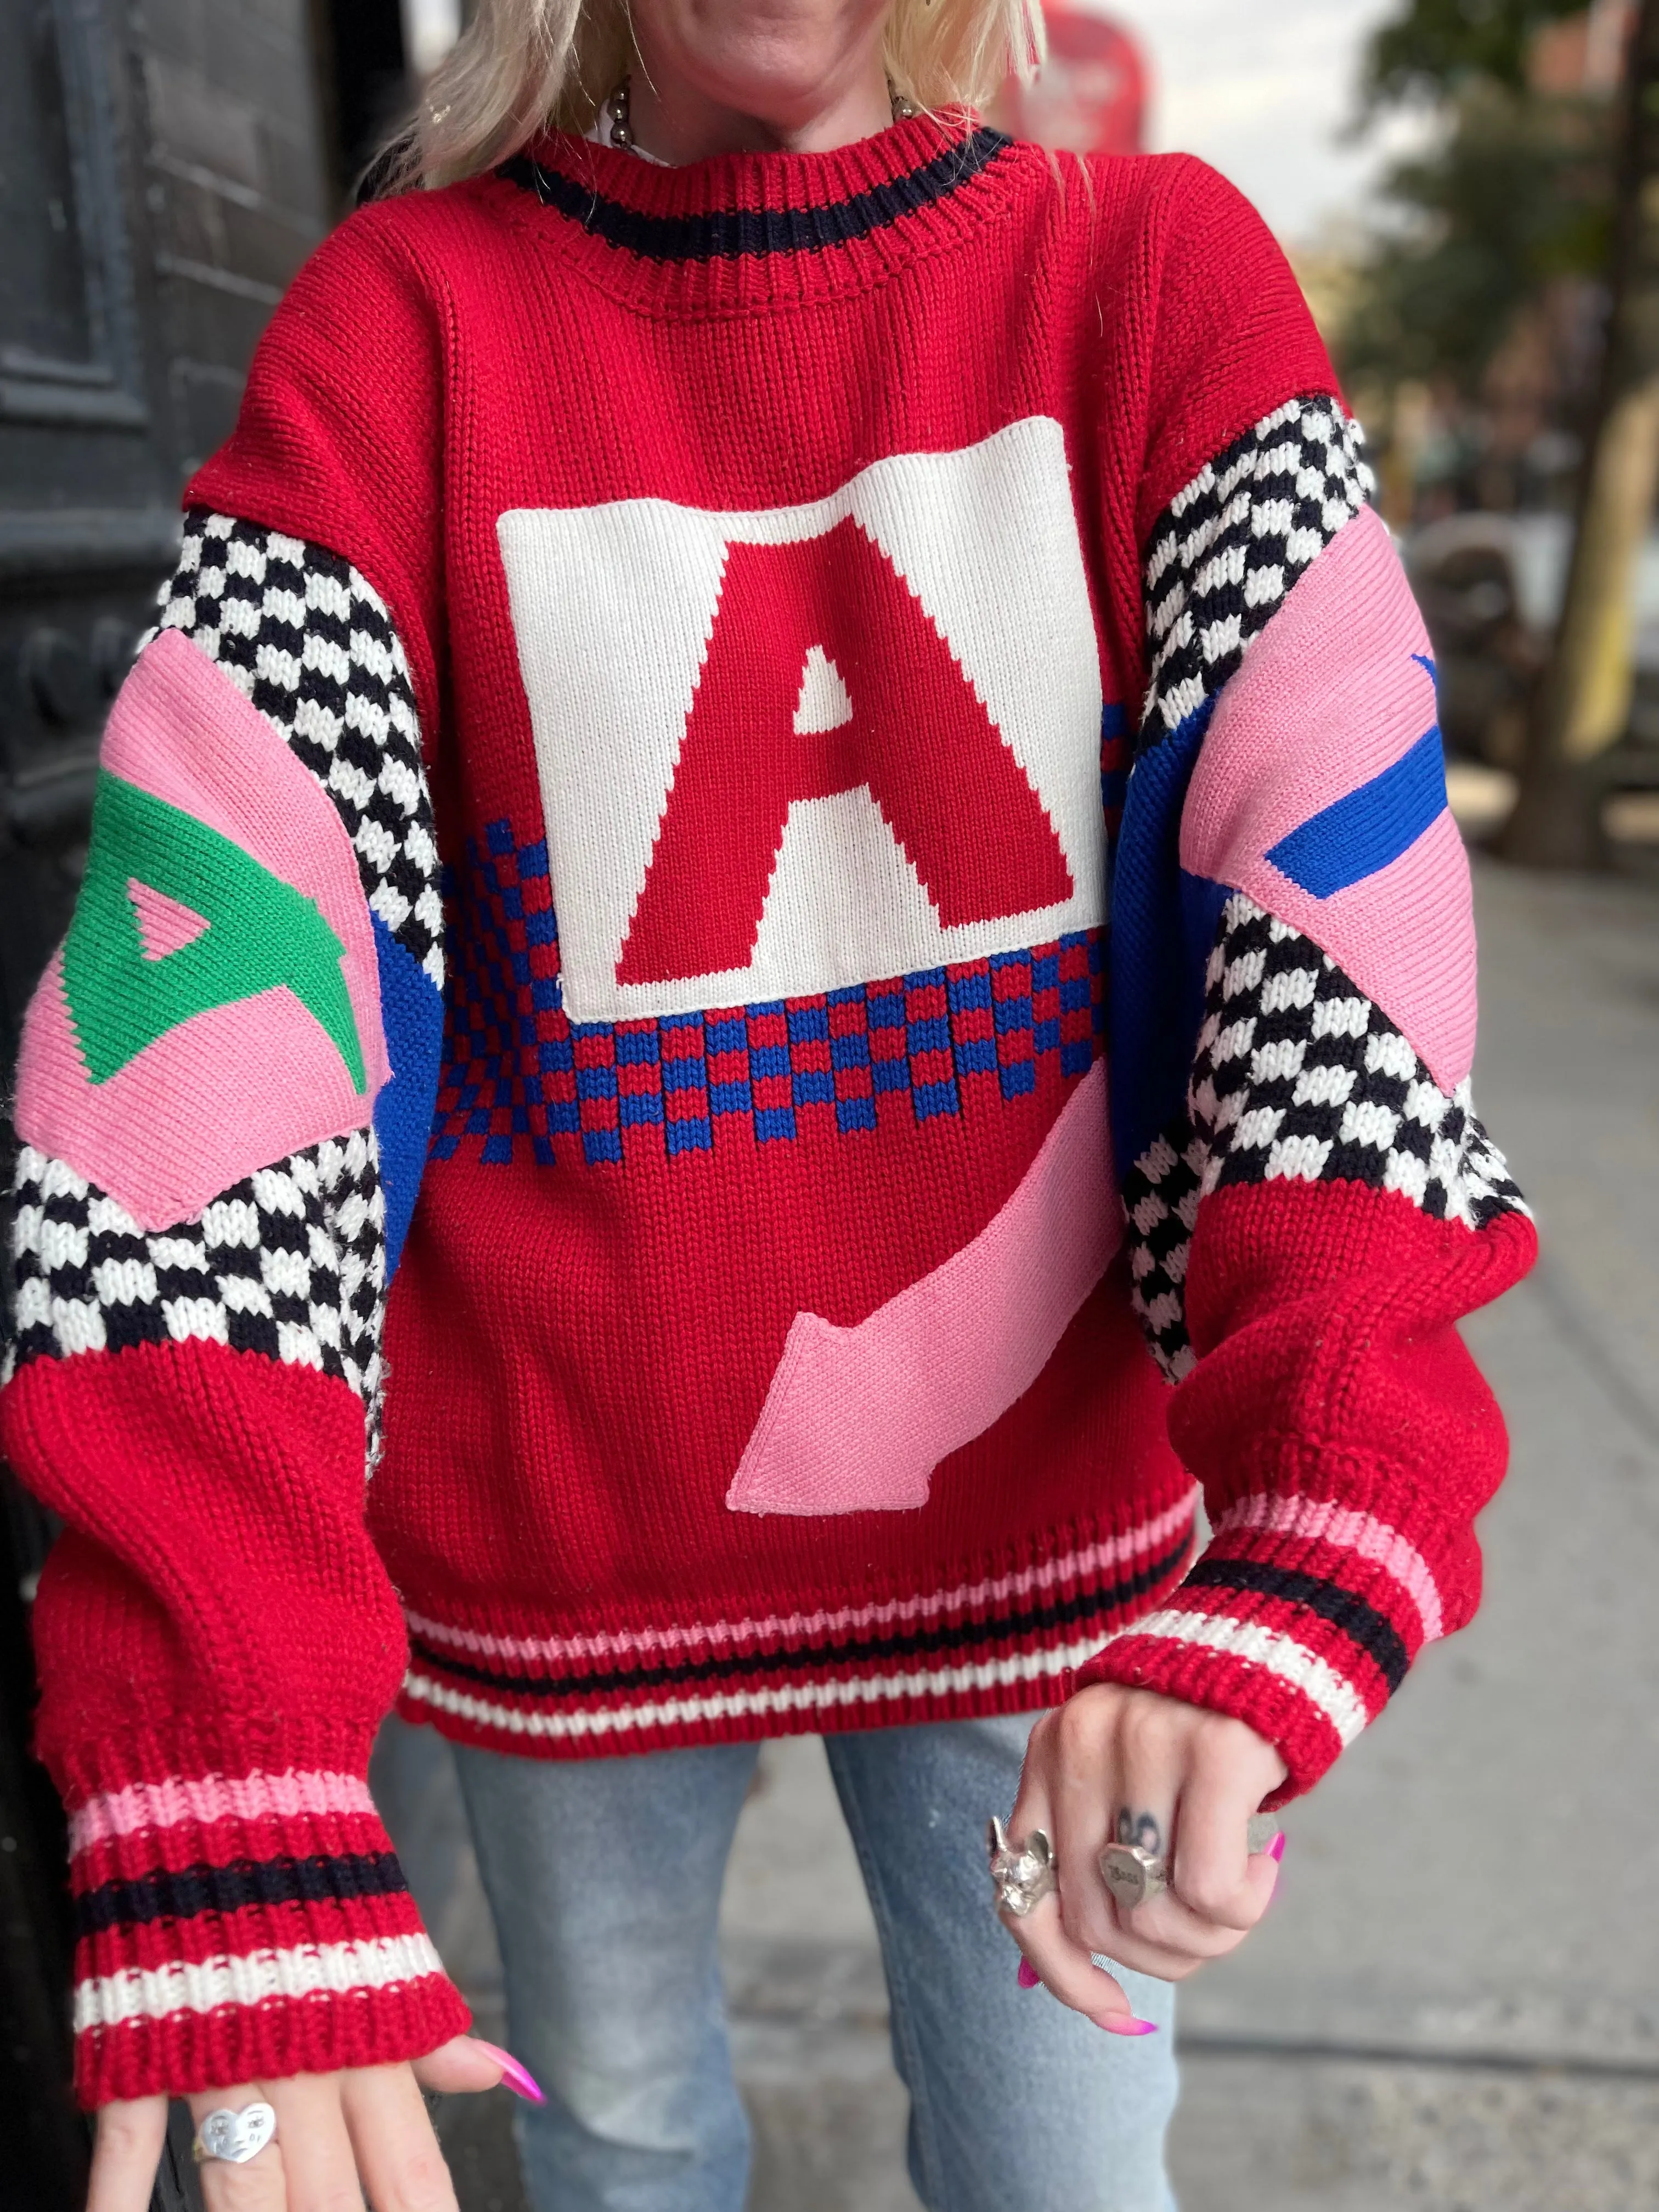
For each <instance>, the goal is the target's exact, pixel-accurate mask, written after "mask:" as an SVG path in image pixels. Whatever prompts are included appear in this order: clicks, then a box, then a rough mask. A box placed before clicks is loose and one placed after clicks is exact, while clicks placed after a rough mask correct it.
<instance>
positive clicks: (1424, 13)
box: [1362, 0, 1587, 114]
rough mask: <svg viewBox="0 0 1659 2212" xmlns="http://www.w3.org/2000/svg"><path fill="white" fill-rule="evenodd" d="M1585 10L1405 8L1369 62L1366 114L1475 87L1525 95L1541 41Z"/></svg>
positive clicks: (1493, 1) (1550, 0) (1462, 2)
mask: <svg viewBox="0 0 1659 2212" xmlns="http://www.w3.org/2000/svg"><path fill="white" fill-rule="evenodd" d="M1586 5H1587V0H1404V4H1403V6H1402V9H1401V13H1400V14H1399V15H1396V16H1395V18H1394V20H1393V21H1391V22H1388V23H1385V24H1383V27H1382V28H1381V29H1380V30H1379V31H1378V32H1377V33H1376V36H1375V37H1374V38H1373V39H1372V40H1371V43H1370V49H1369V51H1368V52H1367V54H1366V58H1365V75H1364V86H1363V93H1362V97H1363V100H1364V108H1365V112H1367V113H1368V114H1375V113H1376V111H1377V110H1378V109H1379V108H1383V107H1388V106H1396V105H1398V104H1399V103H1401V102H1402V101H1406V100H1436V99H1444V98H1446V97H1448V96H1449V95H1454V94H1458V93H1461V92H1462V91H1463V90H1464V89H1466V88H1468V86H1469V85H1470V84H1471V83H1472V82H1474V81H1476V80H1482V81H1484V82H1486V83H1488V84H1495V85H1504V86H1507V87H1508V88H1510V90H1512V91H1519V90H1520V89H1521V88H1522V87H1523V86H1524V84H1525V82H1526V76H1527V57H1528V52H1529V50H1530V47H1531V45H1532V41H1533V40H1534V38H1535V37H1536V36H1537V34H1538V33H1539V32H1540V31H1541V30H1542V29H1543V28H1544V27H1545V26H1546V25H1547V24H1548V23H1553V22H1559V21H1561V20H1562V19H1563V18H1564V17H1566V16H1569V15H1582V14H1583V11H1584V9H1585V6H1586Z"/></svg>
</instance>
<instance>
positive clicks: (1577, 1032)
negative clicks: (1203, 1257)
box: [380, 863, 1659, 2212]
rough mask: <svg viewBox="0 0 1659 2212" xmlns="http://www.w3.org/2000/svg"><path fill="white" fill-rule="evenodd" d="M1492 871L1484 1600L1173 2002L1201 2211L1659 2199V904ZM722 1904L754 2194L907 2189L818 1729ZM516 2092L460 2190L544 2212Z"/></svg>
mask: <svg viewBox="0 0 1659 2212" xmlns="http://www.w3.org/2000/svg"><path fill="white" fill-rule="evenodd" d="M1477 897H1478V904H1479V914H1480V930H1481V939H1482V954H1483V1014H1482V1042H1481V1050H1480V1062H1479V1065H1478V1067H1477V1071H1476V1097H1477V1099H1478V1101H1479V1103H1480V1109H1481V1111H1482V1114H1483V1115H1484V1117H1485V1119H1486V1121H1487V1123H1488V1126H1489V1127H1491V1129H1492V1133H1493V1134H1494V1136H1495V1137H1496V1139H1497V1140H1498V1143H1499V1144H1500V1145H1502V1146H1504V1148H1505V1149H1506V1150H1507V1151H1508V1152H1509V1154H1510V1159H1511V1161H1512V1164H1513V1165H1514V1167H1515V1170H1516V1175H1517V1176H1518V1177H1519V1179H1520V1181H1521V1183H1522V1187H1523V1188H1525V1189H1526V1190H1527V1192H1528V1195H1529V1197H1530V1198H1531V1200H1533V1203H1534V1206H1535V1207H1536V1210H1537V1212H1538V1213H1539V1216H1540V1218H1541V1227H1542V1230H1543V1233H1544V1237H1545V1240H1546V1256H1545V1259H1544V1261H1543V1262H1542V1264H1541V1267H1540V1268H1539V1270H1538V1272H1537V1273H1535V1274H1534V1276H1533V1277H1532V1278H1531V1279H1530V1280H1529V1281H1528V1283H1526V1284H1525V1285H1522V1287H1521V1288H1520V1289H1519V1290H1517V1291H1515V1292H1514V1293H1512V1294H1511V1295H1510V1297H1508V1298H1506V1299H1505V1300H1504V1302H1503V1304H1501V1305H1500V1306H1498V1307H1497V1308H1496V1309H1493V1310H1490V1311H1488V1312H1487V1313H1485V1314H1482V1315H1480V1316H1477V1317H1476V1318H1475V1319H1474V1321H1473V1322H1471V1323H1470V1325H1469V1327H1468V1337H1469V1340H1470V1342H1471V1344H1472V1346H1474V1350H1475V1352H1476V1354H1477V1356H1478V1357H1479V1358H1480V1360H1481V1363H1482V1364H1483V1366H1484V1367H1485V1369H1486V1373H1487V1375H1488V1376H1489V1377H1490V1378H1491V1380H1492V1383H1493V1385H1494V1387H1495V1388H1496V1389H1497V1391H1498V1395H1499V1397H1500V1399H1501V1400H1502V1401H1503V1404H1504V1409H1505V1411H1506V1413H1507V1414H1508V1416H1509V1419H1510V1427H1511V1431H1512V1435H1513V1439H1514V1463H1513V1469H1512V1472H1511V1474H1510V1480H1509V1481H1508V1483H1507V1485H1506V1486H1505V1487H1504V1491H1503V1492H1501V1494H1500V1496H1499V1498H1498V1500H1497V1502H1496V1503H1495V1504H1493V1506H1492V1508H1491V1509H1490V1510H1489V1511H1488V1513H1487V1514H1486V1516H1485V1518H1484V1520H1483V1522H1482V1535H1483V1539H1484V1542H1485V1546H1486V1559H1487V1586H1488V1594H1487V1598H1486V1605H1485V1607H1484V1609H1483V1611H1482V1613H1481V1615H1480V1619H1479V1620H1478V1621H1477V1623H1476V1624H1475V1626H1474V1627H1473V1628H1472V1629H1471V1630H1469V1631H1468V1632H1467V1633H1466V1634H1464V1635H1462V1636H1460V1637H1458V1638H1455V1640H1453V1641H1452V1642H1450V1643H1449V1644H1445V1645H1443V1646H1440V1647H1437V1648H1436V1649H1434V1650H1431V1651H1430V1652H1428V1653H1427V1654H1425V1656H1424V1658H1423V1660H1422V1662H1420V1664H1419V1667H1418V1668H1417V1669H1416V1671H1415V1674H1414V1676H1413V1680H1412V1682H1411V1683H1410V1684H1409V1685H1408V1686H1407V1689H1406V1691H1405V1692H1404V1693H1403V1694H1402V1695H1401V1698H1400V1699H1398V1700H1397V1701H1396V1704H1395V1707H1394V1708H1393V1710H1391V1711H1389V1713H1388V1714H1386V1715H1385V1716H1384V1717H1383V1719H1382V1721H1380V1722H1379V1723H1377V1725H1376V1727H1375V1728H1374V1729H1371V1730H1370V1732H1369V1733H1368V1735H1367V1736H1366V1737H1365V1738H1364V1739H1363V1740H1362V1741H1360V1742H1359V1743H1358V1744H1357V1745H1356V1746H1354V1747H1353V1748H1352V1750H1351V1751H1350V1752H1349V1753H1348V1754H1347V1755H1346V1758H1345V1759H1343V1761H1342V1762H1341V1764H1340V1765H1339V1767H1338V1768H1337V1769H1336V1771H1334V1773H1333V1775H1332V1776H1331V1777H1330V1778H1329V1779H1328V1781H1327V1782H1326V1783H1325V1784H1323V1785H1322V1787H1321V1789H1320V1790H1318V1791H1317V1792H1316V1795H1315V1796H1313V1797H1311V1798H1310V1799H1309V1800H1308V1801H1306V1802H1305V1803H1302V1804H1298V1805H1297V1806H1296V1807H1294V1808H1291V1811H1290V1813H1289V1814H1288V1815H1287V1817H1286V1822H1285V1825H1286V1827H1287V1829H1288V1832H1289V1846H1288V1849H1287V1851H1286V1855H1285V1872H1284V1875H1283V1876H1282V1879H1281V1888H1280V1893H1279V1897H1278V1898H1277V1899H1276V1900H1275V1903H1274V1905H1273V1911H1272V1913H1271V1915H1270V1916H1269V1917H1268V1919H1267V1922H1266V1923H1264V1924H1263V1926H1262V1928H1261V1929H1260V1930H1259V1931H1258V1932H1257V1934H1256V1935H1255V1936H1253V1937H1252V1938H1251V1939H1250V1942H1249V1943H1248V1944H1247V1945H1246V1946H1245V1947H1244V1948H1243V1951H1242V1952H1241V1953H1240V1954H1238V1955H1237V1957H1236V1958H1235V1959H1233V1960H1229V1961H1227V1962H1226V1963H1225V1964H1224V1965H1223V1966H1218V1967H1215V1968H1212V1969H1210V1970H1209V1971H1208V1972H1206V1974H1205V1975H1202V1976H1200V1978H1198V1979H1197V1980H1195V1981H1194V1982H1193V1983H1191V1984H1188V1987H1187V1989H1186V1990H1184V1991H1183V1994H1182V2051H1183V2061H1184V2074H1185V2088H1184V2093H1183V2098H1182V2110H1181V2112H1180V2114H1179V2116H1178V2118H1177V2121H1176V2130H1175V2136H1174V2142H1173V2147H1172V2160H1173V2165H1174V2170H1175V2173H1176V2182H1177V2186H1178V2189H1179V2192H1180V2197H1181V2203H1182V2212H1247V2208H1250V2207H1253V2206H1255V2205H1258V2204H1259V2205H1261V2206H1263V2207H1267V2206H1271V2207H1273V2212H1315V2208H1317V2212H1408V2209H1409V2212H1500V2208H1501V2212H1545V2208H1548V2212H1564V2208H1565V2212H1637V2208H1638V2207H1641V2206H1644V2205H1647V2204H1652V2203H1659V1943H1656V1936H1655V1915H1654V1908H1653V1899H1654V1898H1655V1896H1656V1893H1659V1818H1656V1815H1659V1759H1656V1752H1659V1634H1656V1627H1655V1605H1654V1596H1653V1593H1654V1591H1655V1589H1656V1587H1659V1358H1656V1356H1655V1354H1656V1350H1659V896H1656V892H1655V890H1654V889H1653V888H1652V887H1651V886H1644V885H1643V884H1637V883H1633V882H1624V881H1620V880H1617V879H1611V880H1605V881H1603V880H1595V881H1591V880H1588V879H1583V878H1541V877H1531V876H1527V875H1522V874H1520V873H1517V872H1512V871H1507V870H1502V869H1499V868H1498V867H1497V866H1493V865H1492V864H1486V863H1482V864H1480V865H1479V866H1478V867H1477ZM381 1770H382V1771H381V1773H380V1780H381V1781H382V1782H383V1784H385V1786H386V1792H387V1796H388V1798H389V1799H390V1800H392V1801H393V1802H392V1805H391V1810H392V1824H393V1826H394V1831H408V1832H410V1846H409V1849H408V1858H409V1862H410V1879H411V1881H413V1883H414V1885H415V1887H416V1891H417V1893H418V1894H421V1895H422V1897H423V1899H426V1900H427V1901H428V1910H429V1912H430V1915H431V1918H432V1922H433V1925H434V1933H435V1938H436V1940H437V1941H438V1943H439V1946H440V1948H441V1949H442V1950H443V1951H444V1954H445V1955H446V1957H447V1959H448V1960H450V1961H451V1964H452V1966H453V1970H454V1971H455V1972H457V1973H458V1974H459V1976H460V1978H462V1980H463V1981H464V1983H465V1984H467V1985H468V1986H469V1988H470V1990H471V1991H473V1992H474V1994H475V1999H476V2001H477V2003H478V2007H479V2011H480V2024H481V2027H482V2028H483V2033H486V2034H489V2033H495V2032H497V2031H498V2029H499V2027H500V1999H499V1966H498V1965H497V1964H496V1962H495V1956H494V1947H493V1942H492V1939H491V1937H490V1935H489V1927H488V1922H487V1916H486V1915H485V1913H484V1911H483V1906H482V1903H481V1900H480V1899H479V1898H478V1895H477V1881H476V1875H475V1874H474V1873H473V1872H472V1870H471V1857H470V1852H469V1851H468V1849H467V1847H466V1845H465V1838H464V1837H463V1836H462V1835H461V1832H460V1829H459V1815H458V1814H457V1812H456V1810H455V1807H454V1802H453V1784H452V1782H451V1781H450V1779H449V1777H448V1774H447V1754H445V1753H442V1751H441V1747H438V1746H437V1745H436V1744H435V1741H434V1740H433V1739H432V1738H430V1736H429V1735H426V1734H425V1732H423V1731H422V1732H412V1731H404V1732H402V1734H401V1735H400V1736H398V1737H397V1738H396V1739H395V1740H388V1742H387V1744H386V1746H385V1747H384V1749H383V1755H382V1760H381ZM422 1795H423V1796H424V1799H425V1807H424V1809H423V1810H418V1809H417V1810H414V1811H413V1813H412V1816H411V1806H412V1801H414V1800H415V1799H417V1798H420V1797H422ZM726 1901H727V1911H726V1923H725V1942H726V1968H727V1977H728V1984H729V1988H730V1993H731V2001H732V2019H733V2039H734V2045H735V2050H736V2056H737V2063H738V2070H739V2075H740V2077H741V2079H742V2081H743V2083H744V2089H745V2093H746V2094H747V2097H748V2099H749V2102H750V2109H751V2111H752V2112H753V2114H754V2118H755V2123H756V2136H757V2160H756V2176H755V2185H754V2188H753V2191H752V2192H751V2199H750V2212H916V2207H915V2198H914V2197H913V2196H912V2195H911V2194H910V2192H909V2190H908V2185H907V2184H906V2182H905V2180H904V2178H903V2160H902V2136H903V2127H904V2100H903V2097H902V2092H901V2090H900V2088H899V2087H898V2084H897V2082H896V2080H895V2078H894V2076H893V2075H892V2071H891V2068H890V2063H889V2062H888V2057H887V2051H886V2041H885V2016H886V2006H885V1997H884V1990H883V1985H882V1979H881V1970H880V1964H879V1960H878V1956H877V1954H876V1949H875V1938H874V1932H873V1929H872V1923H871V1920H870V1916H869V1911H868V1908H867V1906H866V1904H865V1901H864V1897H863V1893H862V1891H861V1889H860V1885H859V1880H858V1875H857V1870H856V1866H855V1863H854V1858H853V1855H852V1850H851V1847H850V1845H849V1844H848V1841H847V1838H846V1836H845V1833H844V1831H843V1830H842V1825H841V1820H840V1816H839V1814H838V1812H837V1810H836V1803H835V1799H834V1796H833V1793H832V1792H831V1790H830V1788H829V1778H828V1771H827V1769H826V1767H825V1765H824V1762H823V1754H822V1751H821V1749H820V1747H819V1746H818V1745H817V1742H816V1741H815V1740H813V1739H811V1738H806V1739H796V1740H793V1741H785V1742H781V1743H778V1744H775V1745H772V1746H770V1747H768V1750H767V1752H766V1753H765V1755H764V1759H763V1768H762V1784H761V1787H760V1788H759V1789H758V1790H757V1793H756V1795H755V1796H754V1797H753V1798H752V1799H751V1801H750V1804H749V1806H748V1808H746V1810H745V1813H744V1820H743V1823H742V1826H741V1828H740V1831H739V1834H738V1844H737V1848H736V1851H735V1853H734V1857H733V1860H732V1870H731V1876H730V1879H729V1882H728V1889H727V1900H726ZM1032 2002H1036V2003H1048V2002H1052V2000H1050V1999H1049V1998H1048V1996H1046V1995H1044V1994H1040V1993H1039V1994H1036V1995H1035V1996H1034V1997H1033V2000H1032ZM504 2102H505V2100H501V2099H492V2100H484V2101H483V2103H482V2104H479V2103H472V2104H468V2103H466V2102H465V2100H454V2101H453V2102H452V2103H451V2105H450V2106H449V2107H448V2108H447V2110H446V2112H445V2113H444V2116H443V2125H444V2130H445V2133H446V2136H447V2141H448V2142H449V2143H450V2145H451V2149H452V2156H453V2160H454V2162H455V2165H456V2168H457V2177H458V2181H459V2186H460V2190H461V2202H462V2205H463V2208H464V2212H520V2207H521V2199H520V2197H519V2195H518V2192H517V2185H516V2181H515V2179H514V2178H513V2174H512V2172H511V2166H510V2159H509V2158H508V2155H507V2149H506V2144H505V2140H504V2129H503V2126H502V2121H503V2118H504V2115H503V2114H502V2113H501V2112H500V2110H499V2109H498V2108H499V2106H501V2104H503V2103H504ZM1009 2212H1069V2208H1065V2207H1054V2208H1049V2207H1046V2206H1037V2205H1032V2206H1030V2207H1024V2206H1010V2208H1009Z"/></svg>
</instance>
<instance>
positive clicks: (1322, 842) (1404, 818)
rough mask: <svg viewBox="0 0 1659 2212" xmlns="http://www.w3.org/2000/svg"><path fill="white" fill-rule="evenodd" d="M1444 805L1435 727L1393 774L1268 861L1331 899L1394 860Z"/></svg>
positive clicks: (1320, 817) (1283, 844)
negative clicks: (1335, 893)
mask: <svg viewBox="0 0 1659 2212" xmlns="http://www.w3.org/2000/svg"><path fill="white" fill-rule="evenodd" d="M1445 806H1446V762H1445V756H1444V754H1443V751H1442V750H1441V744H1440V730H1439V726H1438V725H1436V726H1435V727H1434V728H1433V729H1431V730H1428V731H1425V732H1424V734H1423V735H1422V736H1421V737H1420V738H1419V739H1418V741H1417V743H1416V744H1414V745H1413V747H1412V749H1411V750H1410V751H1409V752H1408V753H1406V754H1404V755H1403V756H1402V757H1401V758H1400V759H1399V760H1397V761H1396V762H1395V764H1394V766H1393V767H1392V768H1385V769H1383V773H1382V775H1375V776H1373V777H1372V778H1371V780H1370V782H1369V783H1362V784H1361V785H1360V787H1359V788H1358V791H1351V792H1350V793H1348V795H1347V797H1346V799H1338V800H1337V801H1336V803H1335V804H1334V805H1331V806H1327V807H1324V808H1323V809H1322V811H1320V812H1319V813H1317V814H1315V815H1311V816H1310V817H1309V819H1308V820H1307V821H1305V822H1304V823H1303V824H1302V826H1301V827H1300V829H1292V830H1291V834H1290V836H1288V837H1281V838H1280V839H1279V842H1278V844H1276V845H1275V846H1273V848H1272V850H1271V851H1270V852H1269V853H1268V854H1267V858H1268V859H1269V860H1271V861H1272V862H1273V866H1274V867H1276V868H1277V869H1279V872H1280V873H1281V874H1284V875H1286V876H1288V877H1289V878H1290V879H1291V882H1292V883H1293V884H1300V885H1301V887H1302V889H1303V890H1304V891H1308V892H1310V893H1311V895H1312V896H1314V897H1315V898H1318V899H1325V898H1329V897H1331V896H1332V895H1333V894H1334V892H1337V891H1345V890H1347V888H1348V886H1349V884H1358V883H1363V882H1364V879H1365V878H1366V877H1367V876H1374V875H1375V874H1376V872H1377V870H1378V869H1379V868H1386V867H1387V866H1388V865H1389V861H1390V860H1398V859H1399V858H1400V855H1401V854H1402V853H1403V852H1406V851H1407V849H1408V848H1410V847H1411V846H1413V845H1414V844H1415V843H1416V842H1417V841H1418V839H1419V837H1420V836H1422V835H1423V832H1424V831H1425V829H1427V828H1428V827H1429V825H1430V823H1432V822H1436V821H1437V820H1438V819H1439V817H1440V816H1441V815H1442V814H1443V812H1444V811H1445Z"/></svg>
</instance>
